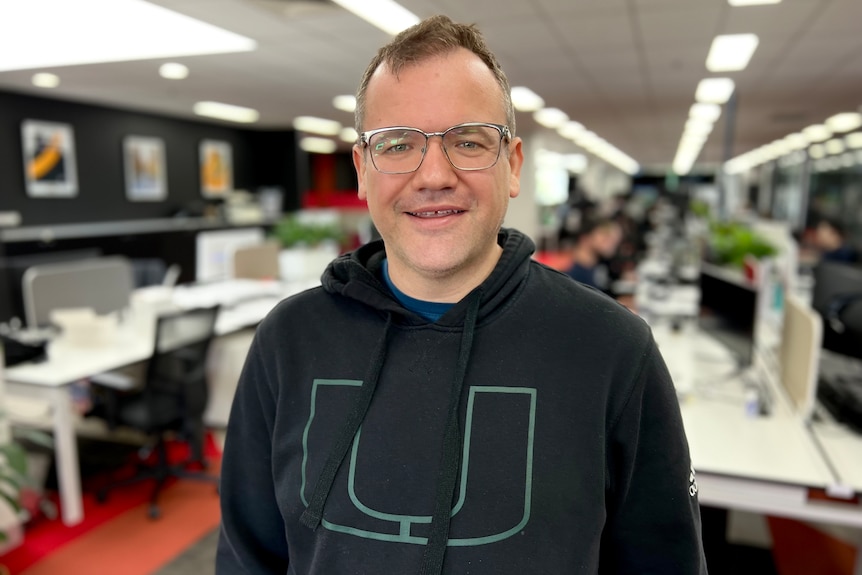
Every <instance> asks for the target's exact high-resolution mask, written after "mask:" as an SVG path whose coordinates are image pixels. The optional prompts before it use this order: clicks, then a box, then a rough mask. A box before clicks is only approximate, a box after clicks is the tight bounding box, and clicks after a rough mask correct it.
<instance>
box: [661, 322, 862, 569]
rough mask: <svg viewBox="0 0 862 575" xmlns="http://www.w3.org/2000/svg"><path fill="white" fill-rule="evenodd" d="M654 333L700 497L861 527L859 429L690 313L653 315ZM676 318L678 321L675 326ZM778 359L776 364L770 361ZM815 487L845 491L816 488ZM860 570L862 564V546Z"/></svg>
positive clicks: (723, 505)
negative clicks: (814, 414)
mask: <svg viewBox="0 0 862 575" xmlns="http://www.w3.org/2000/svg"><path fill="white" fill-rule="evenodd" d="M652 319H653V323H652V327H653V334H654V337H655V339H656V342H657V344H658V345H659V349H660V350H661V352H662V355H663V356H664V358H665V361H666V363H667V365H668V369H669V371H670V373H671V375H672V377H673V378H674V382H675V385H677V386H678V388H677V392H678V395H679V399H680V410H681V413H682V417H683V423H684V426H685V430H686V435H687V437H688V442H689V448H690V452H691V457H692V464H693V466H694V468H695V471H696V473H697V483H698V497H699V500H700V502H701V504H703V505H706V506H711V507H718V508H722V509H735V510H741V511H749V512H754V513H760V514H764V515H771V516H776V517H786V518H790V519H796V520H802V521H812V522H820V523H826V524H830V525H840V526H845V527H852V528H857V529H858V528H862V506H860V505H859V503H854V502H853V500H852V496H854V495H858V494H862V457H860V456H859V454H860V453H862V437H860V436H859V435H858V434H854V433H852V432H850V431H849V430H847V429H846V428H843V427H838V426H835V425H831V426H828V425H825V424H811V425H809V424H808V422H806V421H805V419H804V418H803V417H801V416H800V415H798V414H797V413H796V412H795V410H794V408H793V406H792V403H791V402H790V399H789V398H788V397H787V395H786V393H785V392H784V391H783V390H782V386H781V382H779V381H778V380H777V375H776V373H774V369H772V368H771V367H770V366H769V364H768V363H767V360H768V359H769V358H768V357H765V355H766V354H763V355H761V354H755V364H754V366H753V367H750V368H748V369H747V371H746V370H744V371H740V370H739V369H738V368H737V367H736V366H735V364H734V362H733V359H732V356H731V355H730V353H729V352H728V351H727V350H726V349H724V348H723V346H721V344H719V343H718V342H716V341H715V340H712V339H711V338H710V337H709V336H708V335H706V334H704V333H701V332H699V331H698V330H697V326H696V325H695V322H694V321H691V320H690V321H687V322H686V321H683V322H682V326H681V327H680V323H679V321H678V320H677V321H675V326H674V324H672V322H671V321H670V320H669V319H668V318H655V317H654V318H652ZM674 327H676V328H678V329H675V328H674ZM773 367H774V366H773ZM752 378H757V381H759V383H760V384H761V385H764V386H765V387H766V389H767V390H768V393H769V395H770V396H771V404H770V413H769V414H768V415H758V414H756V413H752V412H751V411H750V410H749V409H748V406H749V404H748V403H747V402H748V401H749V400H750V399H751V391H752V382H753V381H754V380H753V379H752ZM812 490H814V491H821V490H822V491H825V492H827V493H829V494H831V495H833V496H839V495H843V496H844V497H846V498H847V500H846V502H845V501H827V500H823V499H822V498H813V497H811V495H812ZM857 556H858V557H859V559H858V560H857V565H856V573H859V574H862V549H860V550H859V552H858V555H857Z"/></svg>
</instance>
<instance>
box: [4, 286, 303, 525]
mask: <svg viewBox="0 0 862 575" xmlns="http://www.w3.org/2000/svg"><path fill="white" fill-rule="evenodd" d="M255 283H256V282H253V281H251V280H242V281H237V282H222V283H220V284H210V285H205V286H193V287H192V286H188V287H187V286H183V287H181V288H180V287H178V288H177V289H176V292H175V293H174V296H175V297H174V298H173V304H175V305H176V306H177V307H180V308H182V307H193V306H196V305H197V306H207V305H213V304H216V303H219V304H222V305H223V306H224V307H223V309H222V310H221V312H220V313H219V317H218V319H217V321H216V333H217V335H224V334H228V333H231V332H232V331H235V330H238V329H242V328H244V327H248V326H253V325H255V324H257V323H258V322H259V321H260V320H261V319H262V318H263V317H264V316H265V315H266V314H267V313H268V312H269V311H270V310H271V309H272V308H273V307H274V306H275V305H276V304H277V303H278V302H279V301H280V300H281V299H283V298H284V297H287V296H288V295H291V294H292V293H296V292H297V291H300V290H301V289H305V288H306V287H310V286H309V284H307V283H306V284H302V285H299V284H276V283H273V282H257V285H258V287H259V289H258V290H257V291H255V289H254V287H255ZM219 288H223V289H219ZM146 334H147V330H146V329H143V330H142V329H141V325H140V324H139V323H136V322H134V321H130V322H128V323H127V324H121V326H120V327H119V328H118V330H117V332H116V337H114V338H112V339H111V340H110V342H109V343H106V344H104V345H98V346H95V345H94V346H87V345H77V346H68V345H63V344H62V343H60V342H52V343H51V344H50V345H49V359H48V360H47V361H44V362H41V363H26V364H20V365H16V366H13V367H10V368H7V369H6V372H5V383H6V394H7V395H12V396H15V395H18V396H24V397H34V398H39V399H41V400H43V401H46V402H47V403H48V404H49V407H50V410H51V414H52V430H53V433H54V442H55V446H54V449H55V453H56V457H57V482H58V485H59V490H60V510H61V515H62V519H63V523H65V524H66V525H75V524H77V523H80V522H81V520H82V519H83V505H82V501H81V476H80V463H79V461H78V449H77V445H76V435H75V425H74V418H73V413H72V402H71V397H70V393H69V386H70V385H71V384H73V383H74V382H76V381H78V380H81V379H84V378H87V377H90V376H92V375H95V374H98V373H102V372H105V371H110V370H113V369H117V368H120V367H123V366H126V365H130V364H133V363H136V362H139V361H144V360H146V359H147V358H149V357H150V356H151V355H152V350H153V344H154V340H153V338H152V337H147V335H146ZM151 335H152V333H150V336H151ZM58 343H60V345H57V344H58Z"/></svg>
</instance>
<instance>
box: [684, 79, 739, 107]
mask: <svg viewBox="0 0 862 575" xmlns="http://www.w3.org/2000/svg"><path fill="white" fill-rule="evenodd" d="M734 87H735V84H734V83H733V80H731V79H730V78H704V79H703V80H701V81H700V82H699V83H698V85H697V91H696V92H695V95H694V99H695V100H697V101H698V102H703V103H706V104H724V103H726V102H727V101H728V100H730V96H731V95H732V94H733V89H734Z"/></svg>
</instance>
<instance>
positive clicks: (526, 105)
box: [512, 86, 545, 112]
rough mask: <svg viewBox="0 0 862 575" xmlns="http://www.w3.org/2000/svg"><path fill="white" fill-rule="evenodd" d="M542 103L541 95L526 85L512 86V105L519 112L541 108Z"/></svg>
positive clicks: (543, 102)
mask: <svg viewBox="0 0 862 575" xmlns="http://www.w3.org/2000/svg"><path fill="white" fill-rule="evenodd" d="M544 105H545V101H544V100H543V99H542V97H541V96H539V95H538V94H536V93H535V92H533V91H532V90H531V89H529V88H527V87H526V86H515V87H513V88H512V106H514V108H515V109H516V110H518V111H519V112H535V111H536V110H541V109H542V107H543V106H544Z"/></svg>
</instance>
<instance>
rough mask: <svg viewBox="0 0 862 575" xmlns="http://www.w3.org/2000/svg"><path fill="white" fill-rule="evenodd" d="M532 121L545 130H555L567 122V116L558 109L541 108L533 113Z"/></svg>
mask: <svg viewBox="0 0 862 575" xmlns="http://www.w3.org/2000/svg"><path fill="white" fill-rule="evenodd" d="M533 119H534V120H536V122H538V123H539V124H541V125H542V126H544V127H546V128H551V129H556V128H559V127H560V126H562V125H563V124H565V123H566V122H568V121H569V116H568V114H566V113H565V112H563V111H562V110H560V109H559V108H542V109H541V110H536V111H535V112H534V113H533Z"/></svg>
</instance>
